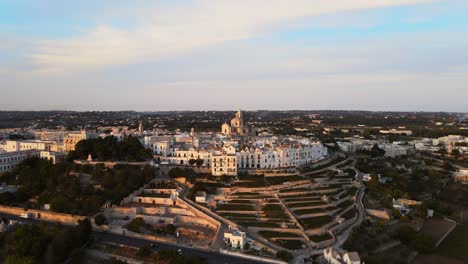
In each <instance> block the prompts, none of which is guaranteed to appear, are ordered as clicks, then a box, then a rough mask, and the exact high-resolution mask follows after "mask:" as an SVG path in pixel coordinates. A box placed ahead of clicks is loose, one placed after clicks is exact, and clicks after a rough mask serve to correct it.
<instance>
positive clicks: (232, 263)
mask: <svg viewBox="0 0 468 264" xmlns="http://www.w3.org/2000/svg"><path fill="white" fill-rule="evenodd" d="M0 217H5V218H7V219H9V220H16V221H20V222H23V223H29V224H38V223H40V222H41V221H40V220H37V219H24V218H21V217H18V216H14V215H8V214H3V213H0ZM93 236H94V238H95V239H96V240H98V241H102V242H108V243H114V244H121V245H125V246H131V247H142V246H147V245H150V244H151V243H153V244H155V245H156V247H155V248H156V249H162V250H177V249H182V252H183V254H184V255H187V256H199V257H202V258H205V259H206V260H207V261H208V263H210V264H259V263H262V262H258V261H253V260H246V259H244V258H238V257H235V256H226V255H223V254H220V253H217V252H210V251H203V250H200V249H195V248H188V247H182V246H176V245H171V244H163V243H160V242H154V241H150V240H145V239H140V238H133V237H127V236H121V235H117V234H111V233H103V232H98V231H93Z"/></svg>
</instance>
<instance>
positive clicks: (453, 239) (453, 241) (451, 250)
mask: <svg viewBox="0 0 468 264" xmlns="http://www.w3.org/2000/svg"><path fill="white" fill-rule="evenodd" d="M436 253H437V254H438V255H441V256H447V257H452V258H458V259H462V260H464V261H468V226H461V225H458V226H457V227H456V228H455V229H454V230H453V231H452V233H450V235H449V236H448V237H447V238H446V239H445V240H444V241H443V242H442V243H441V244H440V245H439V247H438V248H437V249H436Z"/></svg>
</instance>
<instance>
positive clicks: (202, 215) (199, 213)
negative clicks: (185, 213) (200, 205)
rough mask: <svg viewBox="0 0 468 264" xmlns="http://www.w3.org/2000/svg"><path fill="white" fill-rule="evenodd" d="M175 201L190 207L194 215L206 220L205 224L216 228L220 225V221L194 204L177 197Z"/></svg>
mask: <svg viewBox="0 0 468 264" xmlns="http://www.w3.org/2000/svg"><path fill="white" fill-rule="evenodd" d="M177 203H178V204H179V205H181V206H183V207H186V208H188V209H190V210H191V211H192V212H194V214H195V216H198V217H200V218H201V219H203V220H204V221H206V223H207V224H209V225H211V226H213V227H214V228H216V229H218V228H219V227H220V226H221V223H220V222H218V221H217V220H215V219H214V218H212V217H211V216H209V215H208V214H206V213H204V212H202V211H200V210H198V209H197V208H196V207H195V206H193V205H191V204H189V203H188V202H186V201H184V200H182V199H180V198H177Z"/></svg>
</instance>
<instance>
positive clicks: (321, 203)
mask: <svg viewBox="0 0 468 264" xmlns="http://www.w3.org/2000/svg"><path fill="white" fill-rule="evenodd" d="M326 204H327V203H325V202H322V201H317V202H307V203H294V204H288V205H287V206H288V207H289V208H299V207H309V206H320V205H326Z"/></svg>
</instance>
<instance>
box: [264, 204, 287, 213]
mask: <svg viewBox="0 0 468 264" xmlns="http://www.w3.org/2000/svg"><path fill="white" fill-rule="evenodd" d="M262 210H263V211H265V212H266V211H283V207H281V205H280V204H266V205H264V206H263V208H262Z"/></svg>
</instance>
